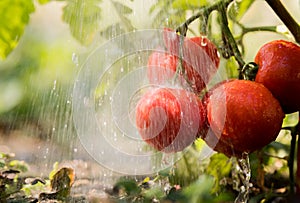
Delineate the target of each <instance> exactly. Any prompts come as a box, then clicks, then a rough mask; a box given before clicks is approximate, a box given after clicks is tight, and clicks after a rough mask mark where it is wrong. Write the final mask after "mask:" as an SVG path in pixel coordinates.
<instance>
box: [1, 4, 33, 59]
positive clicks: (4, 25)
mask: <svg viewBox="0 0 300 203" xmlns="http://www.w3.org/2000/svg"><path fill="white" fill-rule="evenodd" d="M33 11H34V4H33V1H32V0H10V1H0V19H1V22H0V27H1V30H0V59H2V60H3V59H5V58H6V57H7V56H8V55H9V54H10V53H11V52H12V51H13V50H14V48H15V47H16V46H17V44H18V42H19V40H20V38H21V36H22V35H23V32H24V29H25V27H26V25H27V24H28V22H29V17H30V14H31V13H32V12H33Z"/></svg>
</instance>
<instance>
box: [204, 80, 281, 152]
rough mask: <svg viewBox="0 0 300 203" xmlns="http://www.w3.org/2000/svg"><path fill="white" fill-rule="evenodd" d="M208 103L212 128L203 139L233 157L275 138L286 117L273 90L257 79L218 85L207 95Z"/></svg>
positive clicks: (209, 121) (257, 147) (206, 102)
mask: <svg viewBox="0 0 300 203" xmlns="http://www.w3.org/2000/svg"><path fill="white" fill-rule="evenodd" d="M205 106H206V108H207V119H208V123H209V125H210V130H209V131H208V133H207V135H206V136H205V137H203V139H204V140H205V141H206V143H207V144H208V145H209V146H210V147H211V148H213V149H214V150H215V151H218V152H221V153H224V154H225V155H227V156H229V157H230V156H240V155H241V154H242V153H243V152H247V153H250V152H253V151H255V150H258V149H260V148H262V147H264V146H265V145H267V144H269V143H270V142H272V141H274V140H275V139H276V137H277V135H278V133H279V131H280V130H281V125H282V121H283V118H284V113H283V110H282V108H281V106H280V104H279V102H278V101H277V99H275V98H274V96H273V95H272V93H271V92H270V91H269V90H268V89H267V88H266V87H264V86H263V85H262V84H259V83H256V82H253V81H246V80H231V81H228V82H223V83H221V84H218V85H217V87H216V88H213V89H212V91H211V92H209V94H208V96H207V97H206V98H205Z"/></svg>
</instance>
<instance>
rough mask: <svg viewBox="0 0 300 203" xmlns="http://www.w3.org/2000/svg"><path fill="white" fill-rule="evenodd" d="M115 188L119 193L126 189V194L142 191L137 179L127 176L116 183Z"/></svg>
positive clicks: (135, 193)
mask: <svg viewBox="0 0 300 203" xmlns="http://www.w3.org/2000/svg"><path fill="white" fill-rule="evenodd" d="M114 190H118V191H119V193H120V192H121V193H122V191H124V192H125V194H126V195H137V194H139V193H140V192H141V188H140V187H139V186H138V184H137V182H136V181H134V180H132V179H125V178H121V179H120V180H119V181H118V182H117V183H116V184H115V186H114Z"/></svg>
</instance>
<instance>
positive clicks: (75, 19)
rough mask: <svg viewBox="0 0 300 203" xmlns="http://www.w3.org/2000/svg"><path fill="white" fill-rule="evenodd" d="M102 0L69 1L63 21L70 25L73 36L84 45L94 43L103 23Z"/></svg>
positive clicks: (64, 9)
mask: <svg viewBox="0 0 300 203" xmlns="http://www.w3.org/2000/svg"><path fill="white" fill-rule="evenodd" d="M101 1H102V0H89V1H85V0H67V5H66V6H65V7H64V8H63V20H64V21H65V22H66V23H68V24H69V26H70V30H71V33H72V35H73V36H74V37H75V38H76V39H77V40H78V41H79V42H80V43H82V44H83V45H88V44H90V43H91V42H92V40H93V38H94V36H95V34H96V32H97V31H98V30H99V28H100V26H101V23H100V20H101V8H100V7H99V3H100V2H101Z"/></svg>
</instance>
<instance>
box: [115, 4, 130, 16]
mask: <svg viewBox="0 0 300 203" xmlns="http://www.w3.org/2000/svg"><path fill="white" fill-rule="evenodd" d="M112 3H113V4H114V6H115V9H116V10H117V12H119V13H122V14H130V13H132V9H131V8H129V7H128V6H125V5H124V4H121V3H119V2H117V1H112Z"/></svg>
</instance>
